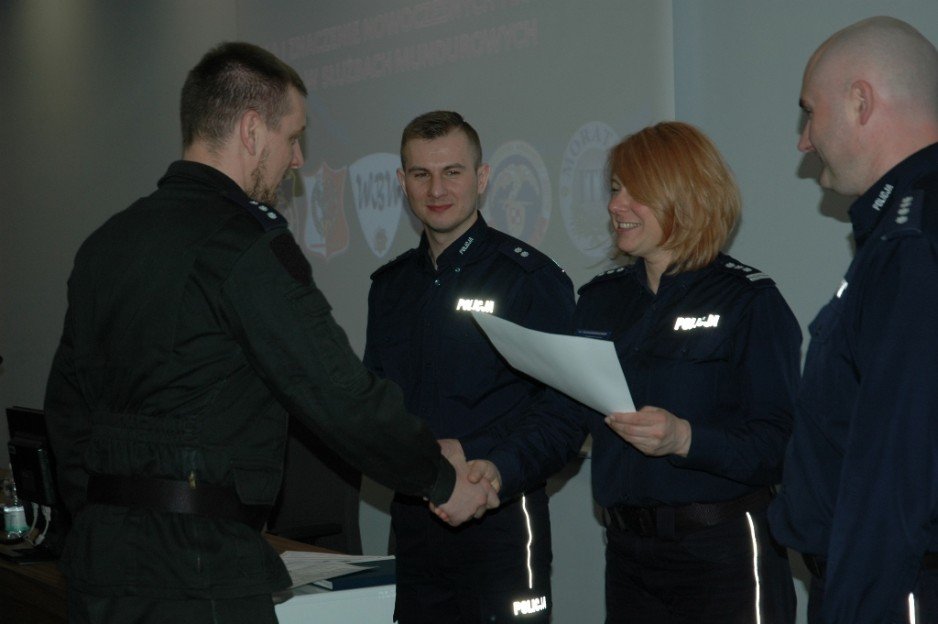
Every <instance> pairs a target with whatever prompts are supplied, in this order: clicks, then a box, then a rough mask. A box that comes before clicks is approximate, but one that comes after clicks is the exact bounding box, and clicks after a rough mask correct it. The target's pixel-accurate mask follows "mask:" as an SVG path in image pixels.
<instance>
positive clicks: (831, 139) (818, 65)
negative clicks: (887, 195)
mask: <svg viewBox="0 0 938 624" xmlns="http://www.w3.org/2000/svg"><path fill="white" fill-rule="evenodd" d="M823 54H824V51H823V48H822V49H821V50H819V51H818V53H816V54H815V57H814V58H812V60H811V61H810V62H809V63H808V67H807V69H806V70H805V74H804V80H803V82H802V86H801V96H800V99H799V101H798V104H799V106H801V110H802V111H804V126H803V127H802V129H801V135H800V136H799V138H798V149H799V150H800V151H801V152H803V153H806V154H807V153H811V152H813V153H814V154H816V155H817V157H818V159H819V160H820V161H821V165H822V169H821V174H820V176H819V178H818V183H819V184H820V185H821V186H822V187H823V188H828V189H831V190H834V191H837V192H838V193H840V194H842V195H850V196H852V195H860V194H862V193H863V192H864V191H865V190H866V188H867V186H868V184H867V183H866V178H867V175H866V171H865V170H864V165H863V159H862V158H861V155H862V152H863V150H862V148H861V147H860V145H859V143H858V129H859V128H858V124H857V122H856V114H854V113H853V111H852V109H851V99H850V97H849V91H850V90H849V88H848V87H847V85H845V84H844V81H843V79H842V77H841V76H842V75H846V72H845V71H844V70H843V68H842V61H841V60H840V59H837V58H834V59H825V58H822V56H823ZM874 179H875V177H874Z"/></svg>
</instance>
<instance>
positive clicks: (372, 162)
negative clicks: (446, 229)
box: [348, 153, 404, 258]
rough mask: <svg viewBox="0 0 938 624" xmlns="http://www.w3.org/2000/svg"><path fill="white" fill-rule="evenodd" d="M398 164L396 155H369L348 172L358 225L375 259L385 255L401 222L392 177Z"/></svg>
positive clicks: (397, 192)
mask: <svg viewBox="0 0 938 624" xmlns="http://www.w3.org/2000/svg"><path fill="white" fill-rule="evenodd" d="M400 162H401V159H400V156H398V155H396V154H387V153H379V154H369V155H368V156H365V157H363V158H360V159H358V160H357V161H355V162H354V163H352V164H351V165H349V168H348V170H349V182H350V183H351V185H352V199H353V200H354V201H355V212H356V213H357V214H358V223H359V225H361V228H362V234H363V235H364V236H365V240H366V241H367V242H368V247H369V248H370V249H371V253H373V254H374V255H375V256H376V257H378V258H383V257H384V256H385V254H387V253H388V250H389V249H390V248H391V244H392V243H393V242H394V236H395V234H396V233H397V226H398V224H399V223H400V222H401V212H402V210H403V208H404V193H403V192H402V191H401V187H400V185H399V184H398V183H397V173H396V172H397V167H398V165H400Z"/></svg>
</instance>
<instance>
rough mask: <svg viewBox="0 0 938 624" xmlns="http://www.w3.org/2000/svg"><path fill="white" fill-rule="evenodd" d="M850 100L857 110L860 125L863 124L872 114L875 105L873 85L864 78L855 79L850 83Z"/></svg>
mask: <svg viewBox="0 0 938 624" xmlns="http://www.w3.org/2000/svg"><path fill="white" fill-rule="evenodd" d="M850 101H851V104H852V105H853V107H854V110H855V111H856V112H857V118H858V119H859V120H860V125H861V126H865V125H866V124H867V122H869V120H870V117H872V115H873V109H874V107H875V106H876V94H875V93H874V91H873V85H871V84H870V83H868V82H867V81H866V80H857V81H855V82H854V83H853V84H852V85H850Z"/></svg>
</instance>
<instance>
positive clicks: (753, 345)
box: [575, 254, 801, 624]
mask: <svg viewBox="0 0 938 624" xmlns="http://www.w3.org/2000/svg"><path fill="white" fill-rule="evenodd" d="M575 325H576V330H577V333H578V334H580V335H584V336H591V337H596V338H601V339H609V340H612V341H613V342H614V343H615V349H616V353H617V355H618V357H619V361H620V363H621V365H622V369H623V371H624V372H625V377H626V380H627V382H628V384H629V389H630V391H631V394H632V398H633V402H634V404H635V406H636V408H641V407H642V406H646V405H653V406H656V407H660V408H663V409H666V410H668V411H669V412H671V413H672V414H675V415H676V416H678V417H680V418H683V419H685V420H687V421H688V422H689V423H690V425H691V430H692V441H691V445H690V450H689V452H688V454H687V457H679V456H676V455H669V456H664V457H650V456H646V455H644V454H642V453H641V452H640V451H638V450H637V449H636V448H635V447H633V446H632V445H630V444H628V443H627V442H625V441H624V440H623V439H622V438H621V437H619V436H618V435H617V434H616V433H615V432H614V431H613V430H612V429H610V428H609V427H608V426H606V424H605V423H604V421H603V415H601V414H599V413H597V412H591V413H590V416H589V424H590V431H591V433H592V435H593V447H592V451H593V452H592V471H593V473H592V478H593V493H594V496H595V498H596V501H597V502H598V503H599V504H600V505H601V506H602V507H603V508H604V509H605V512H606V513H605V519H606V524H607V547H606V604H607V622H626V621H627V622H649V623H651V622H665V621H667V622H694V623H698V624H699V623H700V622H719V623H721V624H726V623H728V622H752V621H762V622H789V621H792V620H793V618H794V593H793V586H792V579H791V573H790V569H789V566H788V561H787V558H786V557H785V555H784V551H781V552H780V550H779V549H778V548H777V546H776V545H773V543H772V542H771V540H770V539H769V535H768V529H767V526H766V522H765V510H766V507H767V505H768V502H769V499H770V496H771V494H770V487H771V486H772V485H773V484H775V483H777V482H778V480H779V478H780V476H781V462H782V455H783V453H784V449H785V445H786V442H787V441H788V437H789V434H790V430H791V421H792V409H793V401H794V396H795V387H796V383H797V379H798V364H799V347H800V344H801V331H800V329H799V327H798V323H797V321H796V320H795V318H794V316H793V314H792V312H791V310H790V309H789V307H788V305H787V304H786V303H785V301H784V299H783V298H782V296H781V294H780V293H779V292H778V289H777V288H776V287H775V284H774V282H773V281H772V280H771V279H770V278H769V277H768V276H767V275H765V274H764V273H761V272H759V271H758V270H755V269H753V268H751V267H748V266H745V265H742V264H740V263H739V262H737V261H736V260H734V259H733V258H731V257H729V256H727V255H724V254H719V255H718V256H717V258H716V259H715V260H714V261H713V262H711V263H710V264H709V265H707V266H705V267H703V268H702V269H699V270H694V271H686V272H682V273H678V274H676V275H663V276H662V277H661V283H660V287H659V289H658V292H657V294H655V293H652V292H651V290H650V289H649V288H648V286H647V280H646V274H645V265H644V261H643V260H641V259H639V260H638V261H637V262H636V263H635V264H633V265H631V266H628V267H620V268H616V269H612V270H609V271H607V272H605V273H603V274H601V275H599V276H598V277H596V278H594V279H593V280H592V281H591V282H589V283H588V284H586V285H584V286H583V287H582V288H581V289H580V299H579V302H578V304H577V310H576V317H575ZM754 561H758V565H757V566H755V568H754V565H753V563H754ZM757 610H760V613H761V620H756V619H755V616H756V613H757Z"/></svg>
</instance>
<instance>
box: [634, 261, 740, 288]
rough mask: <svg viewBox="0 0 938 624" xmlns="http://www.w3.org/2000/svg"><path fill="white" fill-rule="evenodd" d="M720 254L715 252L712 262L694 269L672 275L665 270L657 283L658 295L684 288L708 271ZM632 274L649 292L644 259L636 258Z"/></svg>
mask: <svg viewBox="0 0 938 624" xmlns="http://www.w3.org/2000/svg"><path fill="white" fill-rule="evenodd" d="M722 256H723V254H717V257H716V259H715V260H714V261H713V262H711V263H710V264H707V265H706V266H703V267H701V268H699V269H694V270H693V271H681V272H680V273H677V274H674V275H672V274H670V273H667V272H665V273H664V274H663V275H662V276H661V282H660V283H659V284H658V293H657V294H658V296H661V295H662V294H664V293H667V292H672V291H674V290H675V289H681V290H686V289H687V288H688V287H689V286H690V285H691V284H693V283H694V282H696V281H697V280H699V279H700V277H701V276H702V275H703V274H704V273H706V272H708V271H710V270H711V268H712V267H713V264H714V262H716V261H717V260H719V259H720V258H721V257H722ZM633 276H634V278H635V279H636V280H637V281H638V282H639V283H640V284H641V285H642V287H644V288H645V290H647V291H648V292H649V293H651V289H650V288H648V275H647V274H646V273H645V260H644V259H643V258H638V259H636V261H635V269H634V272H633Z"/></svg>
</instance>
